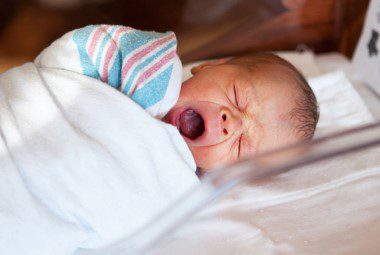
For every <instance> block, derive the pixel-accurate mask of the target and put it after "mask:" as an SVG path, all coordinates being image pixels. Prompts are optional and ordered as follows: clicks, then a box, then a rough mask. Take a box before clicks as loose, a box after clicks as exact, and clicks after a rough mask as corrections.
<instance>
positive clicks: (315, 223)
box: [89, 122, 380, 255]
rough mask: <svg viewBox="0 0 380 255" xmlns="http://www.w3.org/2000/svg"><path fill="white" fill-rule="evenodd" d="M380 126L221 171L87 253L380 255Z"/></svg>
mask: <svg viewBox="0 0 380 255" xmlns="http://www.w3.org/2000/svg"><path fill="white" fill-rule="evenodd" d="M379 192H380V122H374V123H373V124H367V125H364V126H362V127H357V128H353V129H350V130H347V131H343V132H340V133H337V134H332V135H329V136H326V137H323V138H318V139H316V140H315V141H314V142H313V143H312V144H303V145H299V146H293V147H289V148H286V149H282V150H278V151H275V152H272V153H268V154H264V155H260V156H256V157H255V158H252V159H249V160H246V161H244V162H240V163H238V164H235V165H232V166H230V167H226V168H223V169H218V170H216V171H214V172H213V173H212V174H211V175H208V176H206V177H204V179H203V180H202V182H201V184H200V185H199V186H198V187H195V188H194V189H193V190H191V191H189V193H188V194H187V195H186V196H184V197H183V198H181V199H180V200H179V201H177V203H175V204H173V205H172V206H171V207H170V208H169V209H168V210H167V211H165V213H163V214H162V215H160V216H159V217H157V218H156V219H155V220H154V221H153V222H150V223H149V224H148V225H147V226H146V227H145V228H144V229H142V230H141V231H140V232H138V233H136V234H135V235H134V236H132V237H127V238H125V239H124V240H121V241H120V242H118V243H115V244H114V245H112V246H110V247H108V248H106V249H103V250H99V251H96V252H94V251H92V252H90V253H89V254H109V255H111V254H112V255H116V254H152V255H153V254H154V255H161V254H205V255H206V254H226V255H227V254H228V255H230V254H377V251H378V250H379V249H380V243H379V242H378V236H379V234H380V196H379Z"/></svg>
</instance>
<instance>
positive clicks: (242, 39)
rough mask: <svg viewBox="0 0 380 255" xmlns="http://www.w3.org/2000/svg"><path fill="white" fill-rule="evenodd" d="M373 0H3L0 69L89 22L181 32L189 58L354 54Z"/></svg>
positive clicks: (181, 50)
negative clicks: (302, 50) (306, 51)
mask: <svg viewBox="0 0 380 255" xmlns="http://www.w3.org/2000/svg"><path fill="white" fill-rule="evenodd" d="M367 5H368V0H323V1H319V0H318V1H317V0H137V1H136V0H133V1H132V0H1V1H0V72H2V71H4V70H7V69H8V68H10V67H13V66H16V65H20V64H22V63H24V62H26V61H32V60H33V59H34V58H35V57H36V55H37V54H38V53H39V52H40V51H41V50H42V49H43V48H45V47H46V46H48V45H49V44H50V43H51V42H52V41H53V40H55V39H57V38H59V37H60V36H61V35H63V34H64V33H65V32H67V31H69V30H72V29H75V28H78V27H81V26H85V25H88V24H100V23H107V24H122V25H128V26H133V27H135V28H139V29H145V30H157V31H167V30H172V31H175V32H176V34H177V37H178V41H179V46H178V51H179V54H180V56H181V58H182V60H183V61H184V62H189V61H192V60H198V59H202V58H209V57H220V56H227V55H235V54H243V53H247V52H254V51H262V50H294V49H296V48H297V46H299V45H306V46H307V47H309V48H310V49H312V50H314V51H315V52H327V51H339V52H341V53H343V54H345V55H347V56H349V57H350V56H351V55H352V53H353V50H354V47H355V45H356V42H357V39H358V37H359V34H360V31H361V26H362V23H363V19H364V16H365V11H366V8H367Z"/></svg>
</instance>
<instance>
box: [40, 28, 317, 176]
mask: <svg viewBox="0 0 380 255" xmlns="http://www.w3.org/2000/svg"><path fill="white" fill-rule="evenodd" d="M175 50H176V40H175V36H174V34H173V33H170V32H169V33H155V32H144V31H138V30H135V29H132V28H129V27H122V26H109V25H100V26H88V27H85V28H81V29H78V30H75V31H73V32H69V33H68V34H66V35H65V36H63V37H62V38H60V39H59V40H57V41H56V42H54V43H53V44H52V45H51V46H50V47H48V48H47V49H45V50H44V51H43V52H42V53H41V54H40V56H39V57H37V59H36V60H35V64H36V65H37V66H38V67H42V68H58V69H64V70H70V71H74V72H76V73H80V74H84V75H86V76H89V77H91V78H95V79H98V80H101V81H103V82H104V83H106V84H108V85H110V86H112V87H114V88H116V89H118V90H119V91H121V92H122V93H124V94H125V95H127V96H128V97H130V98H131V99H132V100H134V101H135V102H136V103H137V104H139V105H140V106H141V107H143V108H144V109H145V110H146V111H147V112H148V113H149V114H150V115H151V116H153V117H155V118H158V119H162V120H163V121H164V122H166V123H169V124H171V125H174V126H175V127H177V129H178V130H179V132H180V133H181V134H182V137H183V138H184V140H185V142H186V143H187V145H188V147H189V148H190V150H191V153H192V155H193V157H194V159H195V162H196V165H197V166H198V168H200V169H202V170H204V171H207V170H209V169H212V168H214V167H217V166H220V165H223V164H227V163H230V162H234V161H236V160H238V159H241V158H245V157H247V156H250V155H254V154H255V153H258V152H263V151H266V150H270V149H272V148H275V147H278V146H283V145H287V144H293V143H296V142H299V141H304V140H309V139H311V137H312V136H313V133H314V130H315V127H316V123H317V120H318V110H317V103H316V99H315V96H314V94H313V92H312V90H311V89H310V87H309V85H308V84H307V82H306V81H305V79H304V78H303V76H302V75H301V74H300V73H299V72H298V71H297V70H296V69H295V68H294V67H293V66H292V65H291V64H289V63H288V62H286V61H285V60H283V59H281V58H280V57H277V56H275V55H274V54H271V53H260V54H253V55H248V56H243V57H236V58H232V59H228V60H227V59H221V60H216V61H211V62H206V63H204V64H201V65H199V66H196V67H194V68H193V69H192V73H193V75H194V76H193V77H192V78H190V79H189V80H187V81H186V82H184V83H183V84H182V85H181V80H180V79H181V78H180V77H181V68H182V67H181V64H180V61H179V59H178V57H177V55H176V51H175ZM178 77H179V78H178ZM178 94H179V95H178ZM173 105H174V107H173Z"/></svg>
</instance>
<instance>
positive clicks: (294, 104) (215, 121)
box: [164, 53, 318, 170]
mask: <svg viewBox="0 0 380 255" xmlns="http://www.w3.org/2000/svg"><path fill="white" fill-rule="evenodd" d="M191 72H192V74H193V75H194V76H193V77H192V78H190V79H189V80H187V81H186V82H184V83H183V85H182V88H181V92H180V96H179V100H178V102H177V104H176V105H175V106H174V107H173V108H172V109H171V110H170V112H169V113H168V114H167V115H166V116H165V118H164V120H165V121H167V122H169V123H171V124H172V125H174V126H176V127H177V128H178V130H179V131H180V132H181V134H182V136H183V137H184V139H185V141H186V143H187V144H188V146H189V148H190V150H191V152H192V154H193V156H194V158H195V161H196V163H197V166H198V167H199V168H201V169H203V170H207V169H212V168H214V167H216V166H219V165H223V164H226V163H230V162H234V161H236V160H238V159H241V158H244V157H247V156H250V155H254V154H255V153H258V152H263V151H266V150H270V149H273V148H275V147H278V146H284V145H288V144H293V143H296V142H300V141H307V140H310V139H311V138H312V136H313V134H314V131H315V127H316V124H317V121H318V107H317V102H316V98H315V96H314V94H313V91H312V90H311V88H310V87H309V85H308V84H307V82H306V80H305V78H304V77H303V76H302V75H301V74H300V73H299V72H298V71H297V70H296V69H295V68H294V67H293V66H292V65H291V64H290V63H288V62H287V61H285V60H283V59H282V58H280V57H278V56H276V55H274V54H271V53H259V54H252V55H248V56H243V57H236V58H232V59H230V60H227V59H222V60H216V61H212V62H206V63H204V64H201V65H199V66H196V67H194V68H193V69H192V70H191Z"/></svg>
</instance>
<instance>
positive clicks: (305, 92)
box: [228, 52, 319, 141]
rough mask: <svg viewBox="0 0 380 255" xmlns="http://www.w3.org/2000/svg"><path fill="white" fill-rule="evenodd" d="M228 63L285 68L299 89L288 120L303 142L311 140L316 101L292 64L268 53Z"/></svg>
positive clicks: (303, 78)
mask: <svg viewBox="0 0 380 255" xmlns="http://www.w3.org/2000/svg"><path fill="white" fill-rule="evenodd" d="M228 63H232V64H242V65H248V66H249V67H251V68H253V69H254V68H255V67H260V66H262V65H273V64H277V65H281V66H282V67H284V68H286V69H287V70H288V71H289V72H290V73H291V75H292V77H293V78H294V81H295V83H296V84H297V85H298V88H299V91H298V97H297V101H296V107H295V108H294V109H293V111H292V112H291V116H290V120H291V121H294V125H295V130H296V131H297V134H298V135H299V137H300V138H301V139H302V140H303V141H308V140H311V138H312V137H313V135H314V132H315V128H316V126H317V122H318V119H319V109H318V104H317V99H316V98H315V95H314V93H313V90H312V89H311V88H310V86H309V84H308V83H307V81H306V79H305V77H304V76H303V75H302V74H301V73H300V72H299V71H298V70H297V69H296V68H295V67H294V66H293V65H292V64H290V63H289V62H288V61H286V60H285V59H283V58H281V57H279V56H277V55H275V54H273V53H269V52H261V53H254V54H249V55H244V56H239V57H234V58H232V59H230V60H229V61H228Z"/></svg>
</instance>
